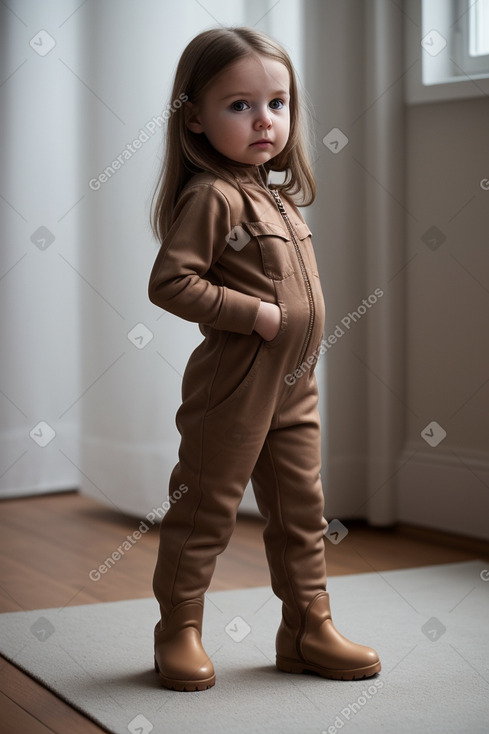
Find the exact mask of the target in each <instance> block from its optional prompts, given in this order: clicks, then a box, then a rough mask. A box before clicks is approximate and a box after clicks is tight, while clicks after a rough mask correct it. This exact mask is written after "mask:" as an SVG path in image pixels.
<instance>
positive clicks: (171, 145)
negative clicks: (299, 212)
mask: <svg viewBox="0 0 489 734" xmlns="http://www.w3.org/2000/svg"><path fill="white" fill-rule="evenodd" d="M246 56H258V57H259V56H266V57H268V58H272V59H275V60H277V61H280V62H281V63H282V64H284V66H285V67H286V68H287V70H288V72H289V76H290V133H289V139H288V141H287V143H286V145H285V148H284V149H283V150H282V152H281V153H279V154H278V155H277V156H275V157H274V158H272V159H271V160H269V161H267V162H266V163H265V164H264V168H265V169H266V170H267V171H269V170H272V171H283V172H286V178H285V180H284V182H283V183H282V184H279V185H277V188H278V189H280V190H283V191H285V192H286V193H288V194H290V195H294V194H299V195H300V196H301V202H300V203H299V202H296V203H297V204H298V205H299V206H307V205H308V204H311V203H312V202H313V201H314V198H315V196H316V184H315V181H314V176H313V173H312V169H311V165H310V162H309V158H308V154H307V150H306V134H305V129H304V125H303V123H302V119H301V114H300V113H301V109H300V103H299V99H298V88H297V82H296V78H295V73H294V68H293V66H292V63H291V61H290V58H289V56H288V55H287V53H286V52H285V51H284V49H283V48H282V47H281V46H280V45H279V44H278V43H277V42H276V41H274V40H272V39H271V38H269V37H268V36H266V35H265V34H263V33H261V32H259V31H256V30H255V29H253V28H214V29H211V30H208V31H204V32H203V33H199V35H198V36H196V37H195V38H194V39H193V40H192V41H191V42H190V43H189V44H188V46H187V47H186V48H185V50H184V52H183V54H182V56H181V58H180V61H179V63H178V66H177V70H176V74H175V82H174V85H173V91H172V96H171V99H172V100H177V99H185V98H188V99H189V101H190V102H192V103H198V102H199V100H201V98H202V96H203V94H204V92H205V91H206V89H207V87H208V86H209V85H210V84H211V83H212V81H213V80H214V79H215V77H216V76H217V75H218V74H219V73H220V72H221V71H223V70H224V69H225V68H226V67H227V66H229V65H230V64H232V63H234V62H236V61H238V60H239V59H242V58H244V57H246ZM175 107H176V109H175V110H174V111H173V112H172V113H171V115H170V117H169V119H168V129H167V132H166V150H165V156H164V160H163V165H162V168H161V171H160V174H159V177H158V182H157V184H156V188H155V191H154V194H153V198H152V201H151V214H150V220H151V229H152V232H153V234H154V236H155V237H156V238H157V239H158V240H159V241H160V242H162V241H163V238H164V237H165V235H166V233H167V232H168V229H169V228H170V224H171V220H172V217H173V210H174V207H175V205H176V203H177V200H178V197H179V196H180V193H181V191H182V189H183V187H184V186H185V184H186V183H187V181H188V180H189V179H190V178H191V177H192V176H193V175H194V174H196V173H199V172H201V171H209V172H211V173H215V174H216V175H217V176H219V177H220V178H223V179H225V180H228V181H230V183H234V184H236V180H235V179H233V177H232V176H231V174H230V171H229V164H230V162H229V159H227V158H226V157H225V156H222V155H221V154H220V153H218V151H216V150H215V149H214V148H213V147H212V146H211V144H210V143H209V142H208V140H207V138H206V136H205V135H202V134H195V133H192V132H191V131H190V130H189V129H188V127H187V125H186V121H185V112H184V108H183V105H181V106H180V105H178V106H177V105H175Z"/></svg>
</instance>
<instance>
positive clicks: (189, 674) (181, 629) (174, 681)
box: [155, 599, 216, 691]
mask: <svg viewBox="0 0 489 734" xmlns="http://www.w3.org/2000/svg"><path fill="white" fill-rule="evenodd" d="M203 613H204V605H203V602H202V601H201V600H200V599H195V600H192V601H184V602H181V603H180V604H177V606H176V607H174V608H173V610H172V611H171V613H170V615H169V617H168V618H167V620H166V624H165V626H164V628H162V625H161V622H158V624H157V625H156V627H155V669H156V672H157V673H158V675H159V678H160V681H161V682H162V683H163V685H164V686H165V687H166V688H171V689H173V690H175V691H205V690H206V688H211V687H212V686H213V685H214V683H215V682H216V675H215V673H214V666H213V665H212V662H211V660H210V659H209V657H208V655H207V653H206V652H205V650H204V648H203V647H202V639H201V636H202V617H203Z"/></svg>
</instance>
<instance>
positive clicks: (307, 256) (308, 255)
mask: <svg viewBox="0 0 489 734" xmlns="http://www.w3.org/2000/svg"><path fill="white" fill-rule="evenodd" d="M293 227H294V232H295V233H296V234H297V238H298V240H299V244H300V248H301V253H302V257H303V258H304V262H305V264H306V267H308V268H309V271H310V272H311V273H312V274H313V275H317V276H319V269H318V264H317V262H316V256H315V254H314V248H313V246H312V235H311V230H310V229H309V227H308V226H307V224H306V223H305V222H297V223H294V224H293Z"/></svg>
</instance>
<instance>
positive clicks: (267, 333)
mask: <svg viewBox="0 0 489 734" xmlns="http://www.w3.org/2000/svg"><path fill="white" fill-rule="evenodd" d="M281 323H282V312H281V311H280V308H279V307H278V306H277V304H276V303H266V302H265V301H262V302H261V303H260V308H259V309H258V316H257V317H256V322H255V331H257V332H258V334H259V335H260V336H261V337H263V339H265V341H267V342H268V341H271V340H272V339H273V338H274V337H276V336H277V334H278V332H279V329H280V324H281Z"/></svg>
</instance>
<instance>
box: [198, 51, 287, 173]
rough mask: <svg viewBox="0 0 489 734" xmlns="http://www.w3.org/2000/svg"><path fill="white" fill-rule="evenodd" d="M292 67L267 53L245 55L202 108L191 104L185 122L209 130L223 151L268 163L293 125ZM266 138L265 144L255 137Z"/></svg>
mask: <svg viewBox="0 0 489 734" xmlns="http://www.w3.org/2000/svg"><path fill="white" fill-rule="evenodd" d="M289 103H290V96H289V72H288V71H287V68H286V67H285V66H284V65H283V64H282V63H280V61H276V60H275V59H269V58H268V57H266V56H261V57H260V59H255V58H252V57H250V58H244V59H240V60H239V61H237V62H235V63H234V64H232V66H230V67H229V68H228V69H226V70H225V71H223V72H222V74H220V76H219V77H218V78H217V79H216V81H215V82H214V84H211V86H210V87H209V89H208V90H207V92H206V93H205V94H204V97H203V100H202V103H201V104H200V105H199V107H198V108H196V107H195V105H194V106H192V105H191V104H190V102H188V103H187V106H188V114H189V117H188V119H187V126H188V128H189V129H190V130H192V132H195V133H205V135H206V137H207V139H208V140H209V142H210V143H211V145H212V146H213V147H214V148H215V149H216V150H217V151H219V153H221V154H222V155H225V156H227V158H230V159H231V160H233V161H238V162H239V163H247V164H251V165H253V164H255V165H258V164H260V163H265V162H266V161H269V160H270V159H271V158H274V157H275V156H276V155H278V154H279V153H280V152H281V151H282V150H283V149H284V148H285V145H286V143H287V140H288V137H289V129H290V108H289ZM263 139H266V140H267V141H268V142H267V143H259V142H257V141H260V140H263Z"/></svg>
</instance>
